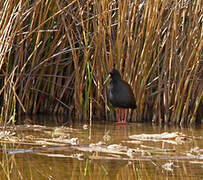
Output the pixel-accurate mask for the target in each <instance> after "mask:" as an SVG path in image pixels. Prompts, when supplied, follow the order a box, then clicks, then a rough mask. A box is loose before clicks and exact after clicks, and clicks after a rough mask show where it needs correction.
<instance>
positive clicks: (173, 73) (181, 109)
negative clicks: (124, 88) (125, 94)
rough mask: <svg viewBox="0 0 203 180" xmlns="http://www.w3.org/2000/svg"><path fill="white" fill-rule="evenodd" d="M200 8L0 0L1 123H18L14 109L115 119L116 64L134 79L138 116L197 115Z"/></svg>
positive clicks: (178, 120)
mask: <svg viewBox="0 0 203 180" xmlns="http://www.w3.org/2000/svg"><path fill="white" fill-rule="evenodd" d="M202 6H203V4H202V1H199V0H193V1H184V0H175V1H167V0H156V1H145V0H139V1H115V0H103V1H93V0H89V1H79V0H72V1H63V0H62V1H53V0H48V1H44V0H41V1H37V0H32V1H21V0H20V1H19V0H12V1H11V0H5V1H2V2H0V30H1V33H0V42H1V43H0V51H1V55H0V108H1V122H3V123H9V122H11V121H13V122H14V121H15V116H16V113H17V114H18V115H21V114H36V113H56V114H59V113H67V114H69V115H70V116H72V117H74V118H79V119H82V118H83V119H90V120H91V119H92V118H93V117H94V118H95V117H98V118H104V117H105V118H106V119H112V117H113V113H112V112H113V111H112V108H111V107H110V105H109V104H108V102H107V96H106V89H107V87H106V86H103V81H104V79H105V78H106V75H107V74H108V72H109V70H110V69H112V68H113V67H116V68H117V69H118V70H119V71H120V72H121V73H122V74H123V78H124V79H125V80H127V81H128V82H129V83H130V84H131V85H132V87H133V91H134V94H135V96H136V99H137V107H138V108H137V109H136V110H134V112H132V113H131V119H132V120H133V121H145V120H149V121H153V122H156V123H173V124H183V123H187V124H190V123H194V122H197V121H198V119H200V118H197V117H199V114H200V113H201V111H200V108H202V103H203V102H202V101H203V100H202V96H203V93H202V89H203V86H202V74H203V72H202V71H203V68H202V67H203V66H202V59H203V58H202V57H203V55H202V51H203V50H202V46H203V27H202V19H203V16H202V9H201V7H202ZM109 107H110V108H109Z"/></svg>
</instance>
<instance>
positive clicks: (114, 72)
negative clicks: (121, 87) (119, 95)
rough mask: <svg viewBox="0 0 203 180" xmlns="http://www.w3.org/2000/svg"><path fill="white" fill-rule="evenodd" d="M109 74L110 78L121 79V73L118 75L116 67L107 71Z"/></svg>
mask: <svg viewBox="0 0 203 180" xmlns="http://www.w3.org/2000/svg"><path fill="white" fill-rule="evenodd" d="M109 76H110V77H111V79H112V80H120V79H121V75H120V73H119V71H118V70H116V69H112V70H111V71H110V72H109Z"/></svg>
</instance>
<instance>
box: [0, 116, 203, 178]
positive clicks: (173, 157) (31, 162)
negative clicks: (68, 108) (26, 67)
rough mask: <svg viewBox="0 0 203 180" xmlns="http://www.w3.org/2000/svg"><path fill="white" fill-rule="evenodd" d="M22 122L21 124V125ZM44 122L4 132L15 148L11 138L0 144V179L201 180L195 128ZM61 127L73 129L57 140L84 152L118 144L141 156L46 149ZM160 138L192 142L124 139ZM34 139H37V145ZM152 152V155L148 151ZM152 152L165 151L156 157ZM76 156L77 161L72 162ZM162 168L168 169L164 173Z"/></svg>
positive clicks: (202, 152) (202, 156)
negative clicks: (183, 138) (91, 146)
mask: <svg viewBox="0 0 203 180" xmlns="http://www.w3.org/2000/svg"><path fill="white" fill-rule="evenodd" d="M24 120H25V119H23V118H22V121H24ZM50 121H53V117H47V116H42V117H35V118H33V119H29V118H27V119H26V120H25V122H26V123H27V124H39V122H41V123H40V124H41V125H46V127H45V126H42V127H37V126H17V127H18V128H10V132H15V133H16V134H15V136H14V137H15V138H16V139H17V140H16V142H15V140H14V139H15V138H13V139H12V138H11V139H10V140H9V141H6V140H2V141H1V153H0V157H1V166H0V179H12V180H13V179H38V180H40V179H54V180H63V179H74V180H75V179H93V180H97V179H98V180H99V179H102V180H103V179H109V180H110V179H125V180H126V179H147V180H148V179H184V180H185V179H200V180H202V179H203V139H202V137H203V127H201V126H198V127H193V128H192V127H190V128H180V127H168V126H164V127H161V126H153V125H151V124H149V123H148V124H146V123H129V124H127V125H126V126H118V125H115V124H114V123H112V122H110V123H108V122H104V121H93V124H92V127H90V126H89V125H88V123H81V122H77V123H66V124H63V122H64V121H66V119H65V120H64V119H63V118H61V117H54V123H52V124H50V123H47V122H50ZM42 122H43V123H42ZM61 124H63V125H66V127H71V128H73V129H70V131H69V132H68V133H67V131H66V133H64V132H61V131H60V138H61V139H62V140H63V139H66V138H67V137H68V139H71V138H78V142H79V143H77V145H78V146H82V147H84V148H85V147H87V146H88V145H89V144H91V143H98V142H101V141H102V142H104V143H105V144H106V145H112V144H119V145H122V146H127V147H128V148H133V149H137V150H146V151H143V152H140V153H135V156H134V157H133V158H132V157H129V156H127V155H126V154H125V155H121V154H117V153H106V152H96V151H94V152H88V151H87V152H85V151H83V150H76V149H72V148H70V146H68V145H67V146H66V145H65V146H64V143H62V144H60V143H58V145H57V143H56V144H48V142H49V140H48V138H50V137H54V136H57V135H56V131H55V127H59V126H61ZM84 125H87V126H84ZM37 129H40V130H39V131H38V130H37ZM57 132H59V131H57ZM163 132H168V133H171V132H180V133H183V134H185V135H186V136H188V137H192V140H189V141H188V140H186V141H183V142H182V143H178V144H172V143H170V142H169V143H168V142H162V141H158V142H154V141H150V140H149V141H137V140H136V142H134V143H132V139H129V136H130V135H137V134H143V133H144V134H159V133H163ZM65 136H67V137H65ZM194 137H195V138H194ZM39 139H41V143H42V144H41V145H40V142H39ZM11 140H13V142H11ZM128 141H131V142H128ZM33 142H35V143H33ZM43 142H46V143H43ZM42 147H44V149H43V148H42ZM30 148H31V149H30ZM33 148H36V150H35V149H33ZM38 148H40V149H38ZM47 148H48V150H47ZM154 149H155V151H154V152H153V151H151V150H154ZM157 149H162V150H164V149H166V150H169V151H166V152H161V153H158V152H157V151H156V150H157ZM17 150H20V151H17ZM23 150H24V152H23ZM147 150H149V151H147ZM78 154H80V156H77V155H78ZM167 164H172V165H171V166H169V167H168V168H166V165H167ZM164 165H165V166H164Z"/></svg>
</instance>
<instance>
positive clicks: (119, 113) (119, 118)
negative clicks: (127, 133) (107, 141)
mask: <svg viewBox="0 0 203 180" xmlns="http://www.w3.org/2000/svg"><path fill="white" fill-rule="evenodd" d="M117 116H118V122H117V123H120V122H121V109H120V108H118V109H117Z"/></svg>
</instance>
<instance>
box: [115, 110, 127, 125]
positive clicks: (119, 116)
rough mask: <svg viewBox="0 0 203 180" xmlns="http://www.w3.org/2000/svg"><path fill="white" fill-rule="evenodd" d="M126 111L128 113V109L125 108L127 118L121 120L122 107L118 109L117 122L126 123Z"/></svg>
mask: <svg viewBox="0 0 203 180" xmlns="http://www.w3.org/2000/svg"><path fill="white" fill-rule="evenodd" d="M126 113H127V109H125V119H124V121H123V120H122V121H121V109H120V108H119V109H118V122H117V124H120V125H126Z"/></svg>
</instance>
